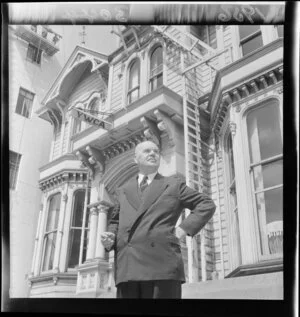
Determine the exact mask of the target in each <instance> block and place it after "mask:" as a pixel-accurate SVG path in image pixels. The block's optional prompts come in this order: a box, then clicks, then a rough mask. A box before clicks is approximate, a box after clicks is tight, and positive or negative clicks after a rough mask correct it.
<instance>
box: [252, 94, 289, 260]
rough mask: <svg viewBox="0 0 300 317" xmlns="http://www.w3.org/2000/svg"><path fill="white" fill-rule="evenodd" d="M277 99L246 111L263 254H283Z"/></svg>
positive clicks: (279, 132) (279, 130) (281, 145)
mask: <svg viewBox="0 0 300 317" xmlns="http://www.w3.org/2000/svg"><path fill="white" fill-rule="evenodd" d="M281 121H282V120H281V114H280V108H279V102H278V101H276V100H275V99H271V100H269V101H268V102H266V103H265V104H264V105H263V106H261V107H259V108H255V109H254V110H252V111H250V112H249V113H248V114H247V133H248V143H249V152H250V174H251V178H252V184H253V191H254V193H253V197H254V199H255V207H256V213H257V219H258V228H259V236H260V249H261V254H262V256H265V255H267V256H270V255H272V256H274V255H277V256H278V254H281V255H282V248H283V197H282V188H283V178H282V175H283V154H282V148H283V143H282V125H281Z"/></svg>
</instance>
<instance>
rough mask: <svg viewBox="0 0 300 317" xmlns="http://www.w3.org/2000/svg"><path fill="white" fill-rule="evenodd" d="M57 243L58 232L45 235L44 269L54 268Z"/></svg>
mask: <svg viewBox="0 0 300 317" xmlns="http://www.w3.org/2000/svg"><path fill="white" fill-rule="evenodd" d="M55 243H56V232H54V233H49V234H47V235H46V236H45V240H44V260H43V266H42V270H43V271H48V270H52V269H53V260H54V252H55Z"/></svg>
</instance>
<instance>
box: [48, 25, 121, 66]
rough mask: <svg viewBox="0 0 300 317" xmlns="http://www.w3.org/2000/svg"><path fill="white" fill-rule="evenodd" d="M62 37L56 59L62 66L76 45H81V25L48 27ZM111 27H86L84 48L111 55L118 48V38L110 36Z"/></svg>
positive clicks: (113, 35)
mask: <svg viewBox="0 0 300 317" xmlns="http://www.w3.org/2000/svg"><path fill="white" fill-rule="evenodd" d="M49 27H51V29H52V30H53V31H55V32H57V33H58V34H60V35H61V36H62V39H61V40H60V42H59V48H60V54H57V57H58V58H59V59H60V61H61V62H62V63H63V64H64V63H66V61H67V60H68V58H69V57H70V55H71V54H72V52H73V50H74V48H75V47H76V45H82V36H81V35H80V34H79V33H81V32H82V26H81V25H49ZM111 29H112V26H111V25H86V26H85V33H86V35H85V45H82V46H85V47H86V48H89V49H92V50H95V51H97V52H99V53H103V54H107V55H108V54H111V53H112V52H113V51H115V50H116V49H117V48H118V37H117V36H116V35H115V34H111Z"/></svg>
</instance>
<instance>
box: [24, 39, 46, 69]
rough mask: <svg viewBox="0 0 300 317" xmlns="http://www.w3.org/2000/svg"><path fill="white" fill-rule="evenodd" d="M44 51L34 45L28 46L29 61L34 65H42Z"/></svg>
mask: <svg viewBox="0 0 300 317" xmlns="http://www.w3.org/2000/svg"><path fill="white" fill-rule="evenodd" d="M42 52H43V51H42V50H39V49H38V48H37V47H36V46H34V45H32V44H28V49H27V59H28V60H29V61H31V62H33V63H36V64H39V65H40V64H41V56H42Z"/></svg>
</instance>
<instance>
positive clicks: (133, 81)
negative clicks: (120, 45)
mask: <svg viewBox="0 0 300 317" xmlns="http://www.w3.org/2000/svg"><path fill="white" fill-rule="evenodd" d="M139 72H140V65H139V62H138V61H135V62H134V63H133V64H132V65H131V67H130V72H129V85H128V89H129V90H130V89H132V88H134V87H136V86H138V85H139V81H140V79H139V76H140V74H139Z"/></svg>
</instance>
